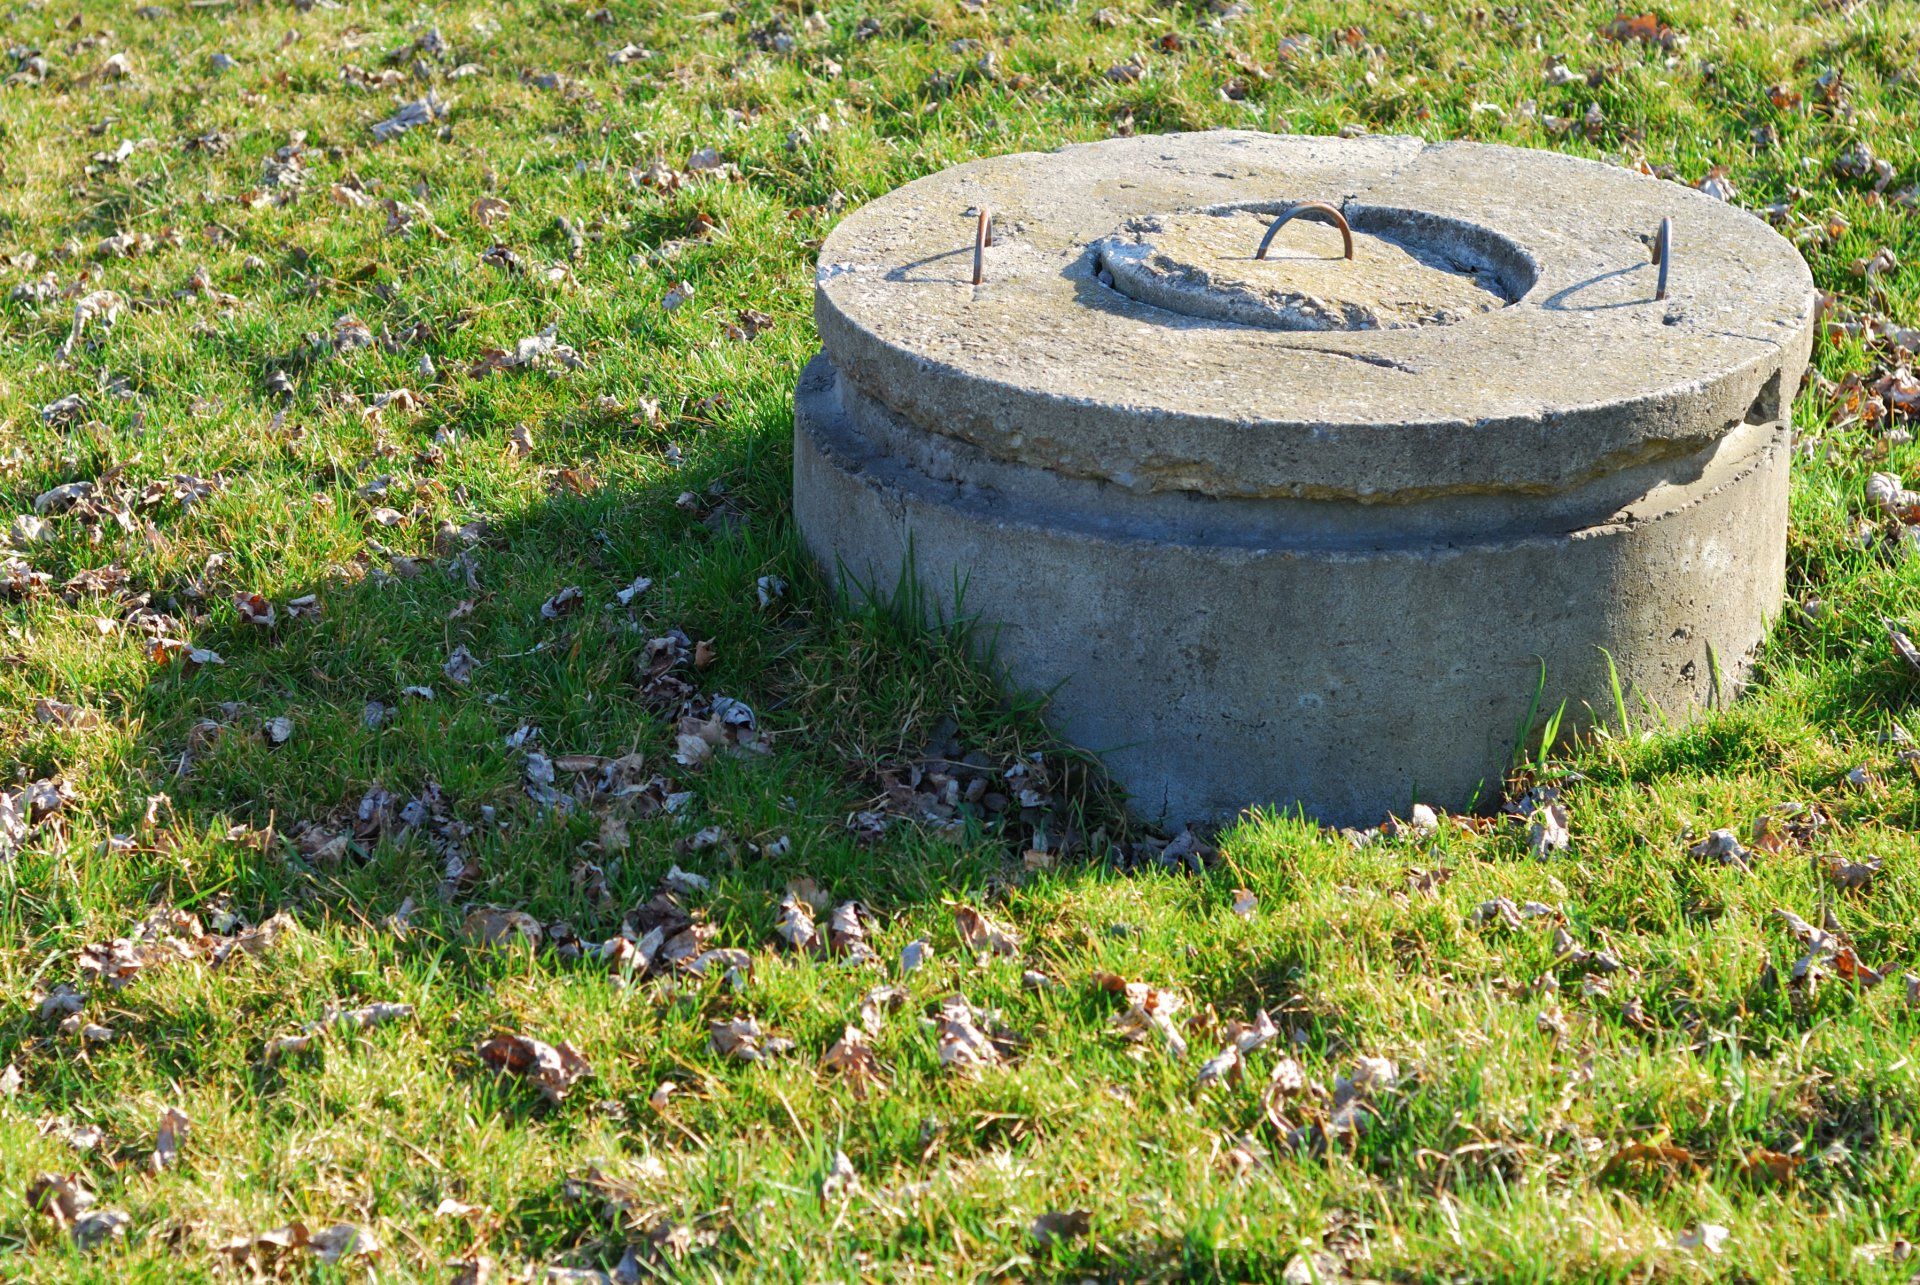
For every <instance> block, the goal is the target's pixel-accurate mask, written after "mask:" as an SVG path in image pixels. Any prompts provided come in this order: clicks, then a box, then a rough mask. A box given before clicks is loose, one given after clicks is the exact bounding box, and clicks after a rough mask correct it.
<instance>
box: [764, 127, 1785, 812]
mask: <svg viewBox="0 0 1920 1285" xmlns="http://www.w3.org/2000/svg"><path fill="white" fill-rule="evenodd" d="M1308 199H1317V200H1326V201H1329V202H1331V203H1333V204H1334V205H1336V206H1338V207H1340V208H1341V209H1342V211H1343V212H1344V213H1345V215H1346V217H1347V218H1348V220H1349V221H1350V222H1351V224H1352V226H1353V229H1354V233H1355V242H1356V245H1355V258H1354V260H1353V261H1352V262H1348V261H1346V260H1344V259H1342V258H1340V257H1338V256H1339V255H1340V237H1339V234H1338V232H1337V231H1335V230H1334V229H1332V228H1330V227H1328V226H1326V225H1325V224H1322V223H1311V222H1307V221H1306V220H1296V221H1295V222H1292V223H1289V224H1288V225H1287V226H1286V227H1285V228H1283V229H1282V230H1281V232H1280V234H1279V235H1278V236H1277V237H1276V238H1275V242H1274V246H1273V249H1272V250H1271V252H1270V254H1269V257H1268V259H1267V260H1264V261H1258V262H1256V261H1254V260H1253V259H1252V251H1253V248H1254V246H1256V245H1257V244H1258V241H1259V238H1260V235H1261V233H1262V231H1263V230H1264V228H1265V226H1266V225H1267V223H1268V222H1269V221H1270V219H1271V217H1272V215H1273V214H1274V213H1275V212H1277V211H1279V210H1283V209H1285V208H1286V206H1287V205H1288V204H1290V203H1291V202H1293V201H1296V200H1308ZM982 204H984V205H986V206H987V207H988V208H990V209H991V210H992V211H993V214H994V226H995V238H994V244H993V245H992V246H991V247H990V248H988V249H987V250H986V252H985V281H984V283H983V284H982V285H981V286H978V287H975V286H973V285H972V284H971V269H972V257H973V246H972V241H973V228H974V218H973V214H972V212H973V211H974V210H975V209H977V208H978V207H979V206H980V205H982ZM1662 216H1671V217H1672V218H1673V220H1674V226H1675V230H1676V235H1675V244H1676V250H1675V254H1674V258H1673V264H1672V273H1671V287H1670V296H1669V298H1668V299H1666V300H1664V301H1656V300H1654V298H1653V293H1654V289H1653V286H1654V278H1655V271H1656V270H1655V269H1654V267H1653V266H1652V264H1651V262H1650V254H1649V245H1650V243H1651V240H1652V237H1653V233H1654V231H1655V229H1656V227H1657V226H1658V224H1659V220H1660V219H1661V217H1662ZM817 279H818V289H817V292H816V303H815V314H816V319H817V322H818V325H819V330H820V334H821V339H822V345H823V351H822V354H821V355H820V356H819V357H817V358H816V359H815V360H814V361H813V362H812V363H811V364H810V365H809V366H808V368H807V370H806V371H805V372H804V373H803V375H802V377H801V380H800V385H799V389H798V391H797V394H796V399H795V418H796V424H797V437H796V446H795V462H794V487H795V511H796V516H797V519H798V522H799V525H800V529H801V531H802V534H803V537H804V539H805V540H806V543H807V545H808V547H809V549H810V550H811V551H812V552H813V554H814V555H815V556H816V557H817V558H819V559H820V561H821V562H822V564H823V565H824V566H826V567H827V568H828V570H829V571H830V572H831V573H833V574H835V575H837V576H841V577H843V578H845V579H846V580H847V582H848V583H850V584H851V585H853V586H855V587H858V586H870V587H875V588H877V589H878V590H880V591H882V592H886V591H890V590H891V589H892V588H893V586H894V585H895V584H896V583H897V582H898V580H899V577H900V575H901V573H902V570H903V568H905V567H907V566H908V564H909V562H911V564H912V569H913V572H914V574H916V575H917V576H918V578H919V580H920V582H921V584H922V586H923V587H924V588H925V589H926V590H928V591H929V592H930V593H931V594H932V596H933V598H934V600H935V601H936V603H937V604H938V605H939V606H940V608H941V609H942V610H944V611H946V612H949V613H951V612H954V611H955V610H956V609H957V610H960V611H961V612H963V613H964V614H965V615H967V616H968V617H971V618H973V619H975V620H976V621H978V622H979V624H980V626H981V631H982V636H983V637H991V638H992V640H993V643H994V648H995V651H994V655H995V659H996V662H997V663H998V664H999V665H1000V666H1001V667H1002V668H1003V670H1004V678H1005V680H1006V681H1007V682H1009V683H1010V684H1012V685H1014V686H1016V687H1019V688H1021V689H1024V690H1028V691H1049V692H1052V697H1051V700H1050V703H1049V706H1048V717H1049V719H1050V721H1051V723H1052V724H1053V726H1054V727H1055V728H1056V730H1058V732H1059V733H1060V734H1061V735H1062V736H1063V738H1065V739H1066V740H1068V741H1071V742H1073V743H1075V744H1078V745H1081V746H1083V747H1085V748H1087V749H1090V750H1094V751H1096V752H1098V753H1100V754H1101V756H1102V758H1103V760H1104V761H1105V762H1106V764H1107V766H1108V768H1109V770H1110V771H1111V772H1112V773H1113V775H1114V776H1115V778H1116V779H1117V780H1118V781H1119V782H1120V783H1121V784H1122V785H1124V786H1125V787H1126V788H1127V789H1128V791H1129V792H1130V795H1131V797H1132V803H1133V806H1134V808H1135V809H1136V811H1137V812H1139V813H1140V814H1141V815H1143V816H1145V817H1148V818H1151V819H1156V820H1164V821H1168V822H1174V823H1178V822H1184V821H1189V820H1197V819H1218V818H1222V817H1225V816H1229V815H1231V814H1232V813H1234V812H1236V811H1237V810H1239V809H1240V808H1242V807H1245V806H1248V805H1254V804H1272V805H1276V806H1279V807H1283V808H1292V807H1295V806H1298V807H1300V808H1302V809H1304V810H1305V811H1306V812H1307V813H1308V814H1309V815H1312V816H1314V817H1317V818H1319V819H1321V820H1323V821H1327V822H1330V823H1337V824H1366V823H1372V822H1376V821H1378V820H1380V819H1381V818H1382V817H1384V816H1385V815H1386V814H1387V813H1388V812H1390V811H1391V812H1398V813H1400V814H1402V815H1405V813H1406V811H1407V809H1408V807H1409V806H1410V805H1411V804H1412V802H1414V801H1415V800H1420V801H1426V802H1431V803H1435V804H1438V805H1441V806H1445V807H1449V808H1461V807H1465V806H1467V805H1468V804H1469V803H1471V802H1473V801H1475V800H1476V799H1477V800H1479V801H1482V802H1484V801H1487V800H1488V799H1490V798H1491V797H1493V796H1494V795H1496V794H1497V792H1498V789H1499V785H1500V779H1501V776H1502V773H1503V771H1504V769H1505V768H1506V766H1507V764H1508V762H1509V756H1510V754H1511V752H1512V750H1513V748H1514V741H1515V733H1516V730H1517V729H1518V728H1519V727H1520V725H1521V724H1522V723H1523V722H1524V721H1525V719H1526V715H1527V711H1528V709H1529V707H1530V705H1531V704H1532V702H1533V701H1534V696H1535V687H1536V684H1537V683H1538V682H1539V679H1540V675H1541V673H1542V667H1543V666H1544V673H1545V693H1544V696H1543V697H1542V699H1543V701H1544V702H1545V705H1544V708H1545V710H1547V711H1551V709H1553V708H1554V707H1555V706H1556V705H1557V704H1558V703H1559V702H1560V701H1561V700H1562V699H1565V700H1566V701H1567V702H1568V704H1569V709H1570V711H1571V712H1572V714H1573V715H1574V716H1575V718H1576V719H1577V718H1578V717H1579V716H1580V715H1581V714H1582V713H1583V712H1584V708H1585V707H1586V706H1589V705H1590V706H1592V707H1593V708H1594V709H1595V710H1602V711H1604V710H1608V709H1610V708H1611V705H1612V688H1611V682H1610V676H1609V672H1608V661H1607V657H1608V655H1611V657H1612V658H1613V661H1614V663H1615V664H1616V665H1617V667H1618V673H1619V676H1620V679H1621V680H1622V682H1623V683H1624V684H1626V686H1627V688H1628V690H1629V691H1630V692H1631V693H1632V694H1633V696H1632V698H1633V699H1635V700H1636V701H1637V700H1638V699H1639V698H1640V697H1642V696H1644V697H1645V698H1646V699H1648V700H1651V701H1653V702H1654V703H1655V704H1657V705H1659V706H1660V707H1661V708H1663V709H1665V710H1667V711H1669V712H1670V713H1672V714H1674V715H1675V716H1677V717H1685V716H1687V714H1688V713H1689V711H1692V710H1695V709H1698V708H1700V707H1701V706H1703V705H1704V704H1705V703H1706V702H1707V701H1708V700H1709V699H1710V698H1711V697H1712V696H1714V695H1716V694H1717V695H1719V696H1720V697H1722V698H1725V697H1728V696H1731V694H1732V693H1733V692H1734V691H1735V690H1737V688H1738V685H1739V683H1740V682H1741V680H1742V679H1743V677H1744V675H1745V673H1746V671H1747V667H1748V665H1749V662H1750V660H1751V657H1752V654H1753V651H1754V649H1755V648H1756V646H1757V645H1758V643H1759V641H1760V640H1761V638H1762V636H1763V634H1764V631H1765V626H1766V621H1767V619H1768V617H1769V616H1770V615H1771V614H1772V613H1773V612H1774V611H1775V610H1776V609H1777V607H1778V604H1779V601H1780V597H1781V593H1782V589H1783V583H1784V575H1785V570H1784V567H1785V552H1784V551H1785V537H1786V480H1787V456H1788V436H1789V432H1790V429H1789V426H1788V424H1787V418H1788V411H1789V406H1790V403H1791V399H1792V395H1793V392H1794V390H1795V388H1796V387H1797V385H1798V382H1799V378H1800V374H1801V371H1802V369H1803V367H1804V365H1805V362H1806V357H1807V353H1808V350H1809V347H1810V345H1811V342H1812V335H1813V322H1814V298H1813V284H1812V280H1811V277H1810V276H1809V274H1808V272H1807V269H1806V267H1805V265H1804V264H1803V263H1802V262H1801V261H1800V259H1799V256H1798V255H1797V254H1796V253H1795V252H1794V250H1793V249H1792V247H1791V246H1790V245H1789V244H1787V242H1786V241H1784V240H1783V239H1782V238H1780V237H1779V236H1777V235H1776V234H1775V233H1773V232H1772V231H1771V230H1770V229H1769V228H1767V227H1766V225H1765V224H1763V223H1761V222H1760V221H1758V220H1757V219H1754V218H1752V217H1751V216H1749V215H1747V214H1744V213H1742V212H1741V211H1739V210H1736V209H1733V208H1730V207H1728V206H1725V205H1723V204H1721V203H1719V202H1716V201H1714V200H1712V199H1711V198H1708V197H1706V196H1703V195H1701V194H1700V193H1697V192H1693V191H1691V190H1689V189H1685V188H1681V187H1679V186H1677V185H1675V184H1671V183H1664V182H1659V181H1656V180H1654V179H1651V178H1647V177H1645V176H1641V175H1637V174H1633V173H1630V172H1628V171H1625V170H1621V169H1616V168H1612V167H1608V166H1604V165H1599V164H1595V163H1592V162H1587V161H1581V160H1576V159H1573V158H1569V157H1564V156H1559V155H1556V154H1553V153H1545V152H1532V151H1525V150H1520V149H1513V148H1504V147H1489V146H1480V145H1474V144H1464V143H1460V144H1425V143H1422V142H1420V141H1419V140H1416V139H1406V138H1368V139H1354V140H1335V139H1319V138H1300V137H1276V136H1270V135H1259V134H1248V133H1238V132H1217V133H1203V134H1182V135H1170V136H1159V137H1146V138H1132V139H1117V140H1113V141H1110V142H1104V143H1094V144H1086V145H1081V146H1077V147H1069V148H1065V149H1062V150H1060V151H1058V152H1051V153H1023V154H1019V155H1013V156H1003V157H996V158H993V159H990V160H985V161H978V162H974V163H971V164H968V165H962V166H959V167H956V168H954V169H951V170H947V171H944V172H942V173H940V174H936V175H932V176H930V177H928V178H925V179H922V180H919V181H918V182H915V183H911V184H908V185H907V186H905V187H903V188H901V189H900V190H898V191H896V192H894V193H891V194H890V195H888V196H886V197H883V198H882V199H880V200H878V201H875V202H874V203H872V204H871V205H869V206H866V207H864V208H863V209H860V210H858V211H856V212H854V213H853V214H852V215H850V216H849V217H848V218H847V219H846V220H845V221H844V222H842V223H841V225H840V226H839V227H838V228H836V229H835V231H834V232H833V234H832V235H831V236H830V237H829V238H828V239H827V242H826V244H825V245H824V247H823V248H822V251H821V257H820V267H819V273H818V278H817ZM961 585H964V594H961V593H960V591H959V586H961Z"/></svg>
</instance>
